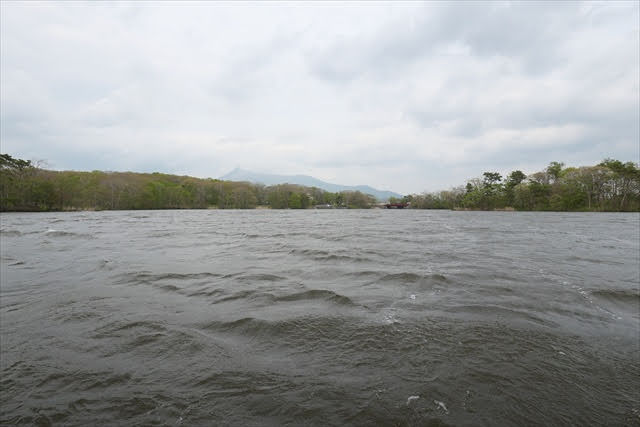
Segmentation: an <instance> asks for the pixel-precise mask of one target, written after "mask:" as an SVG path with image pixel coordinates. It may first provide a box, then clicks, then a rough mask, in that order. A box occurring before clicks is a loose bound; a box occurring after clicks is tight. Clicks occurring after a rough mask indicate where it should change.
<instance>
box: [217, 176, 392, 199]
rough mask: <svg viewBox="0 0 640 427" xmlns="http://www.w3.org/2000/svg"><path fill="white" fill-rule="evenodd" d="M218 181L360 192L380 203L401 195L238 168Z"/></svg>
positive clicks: (309, 177) (335, 191)
mask: <svg viewBox="0 0 640 427" xmlns="http://www.w3.org/2000/svg"><path fill="white" fill-rule="evenodd" d="M219 179H221V180H225V181H247V182H252V183H256V184H258V183H259V184H264V185H276V184H296V185H303V186H305V187H317V188H320V189H322V190H325V191H329V192H332V193H339V192H341V191H360V192H362V193H365V194H371V195H372V196H374V197H375V198H376V199H378V200H380V201H386V200H389V197H397V198H401V197H402V195H401V194H398V193H394V192H393V191H385V190H378V189H375V188H373V187H370V186H368V185H341V184H332V183H329V182H325V181H322V180H319V179H318V178H314V177H312V176H309V175H276V174H268V173H258V172H252V171H248V170H245V169H240V168H235V169H234V170H232V171H231V172H229V173H228V174H226V175H224V176H221V177H220V178H219Z"/></svg>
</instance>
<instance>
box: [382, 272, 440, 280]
mask: <svg viewBox="0 0 640 427" xmlns="http://www.w3.org/2000/svg"><path fill="white" fill-rule="evenodd" d="M376 282H391V283H397V282H400V283H419V282H427V283H447V282H449V279H447V277H446V276H444V275H442V274H438V273H435V274H416V273H409V272H403V273H392V274H385V275H384V276H382V277H380V278H379V279H378V280H377V281H376Z"/></svg>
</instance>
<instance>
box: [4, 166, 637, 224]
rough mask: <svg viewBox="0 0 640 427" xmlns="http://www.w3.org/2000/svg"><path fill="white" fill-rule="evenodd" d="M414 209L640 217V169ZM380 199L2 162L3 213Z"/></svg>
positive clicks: (580, 171) (472, 194)
mask: <svg viewBox="0 0 640 427" xmlns="http://www.w3.org/2000/svg"><path fill="white" fill-rule="evenodd" d="M391 202H406V203H409V204H410V207H411V208H412V209H473V210H495V209H506V210H511V209H513V210H525V211H531V210H533V211H536V210H539V211H634V212H638V211H640V168H639V167H638V164H634V163H633V162H626V163H623V162H621V161H619V160H614V159H605V160H603V161H602V162H600V163H599V164H598V165H595V166H581V167H565V164H564V163H560V162H551V163H550V164H549V166H548V167H547V168H545V169H544V170H543V171H540V172H536V173H533V174H530V175H526V174H524V173H523V172H522V171H519V170H516V171H513V172H511V173H509V174H508V175H507V176H506V177H502V175H501V174H500V173H498V172H485V173H484V174H483V176H482V177H481V178H474V179H471V180H469V181H468V182H467V184H466V185H465V186H459V187H455V188H452V189H450V190H447V191H440V192H435V193H423V194H413V195H408V196H405V197H404V198H403V199H401V200H391ZM374 206H376V199H375V197H374V196H372V195H369V194H364V193H361V192H359V191H353V192H352V191H343V192H339V193H331V192H328V191H324V190H322V189H320V188H316V187H305V186H300V185H294V184H279V185H272V186H264V185H261V184H253V183H249V182H234V181H221V180H217V179H211V178H209V179H200V178H194V177H189V176H177V175H169V174H162V173H157V172H156V173H134V172H102V171H93V172H76V171H52V170H47V169H43V168H40V167H38V166H37V165H34V164H33V163H32V162H31V161H29V160H22V159H18V158H14V157H12V156H10V155H8V154H0V211H60V210H89V209H95V210H129V209H206V208H212V207H215V208H220V209H253V208H256V207H268V208H272V209H307V208H312V207H334V208H356V209H367V208H371V207H374Z"/></svg>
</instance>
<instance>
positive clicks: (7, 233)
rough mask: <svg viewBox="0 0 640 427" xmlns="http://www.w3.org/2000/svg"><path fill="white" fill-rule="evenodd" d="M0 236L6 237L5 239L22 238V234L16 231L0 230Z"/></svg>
mask: <svg viewBox="0 0 640 427" xmlns="http://www.w3.org/2000/svg"><path fill="white" fill-rule="evenodd" d="M0 235H1V236H6V237H20V236H22V233H21V232H20V231H18V230H4V229H3V230H0Z"/></svg>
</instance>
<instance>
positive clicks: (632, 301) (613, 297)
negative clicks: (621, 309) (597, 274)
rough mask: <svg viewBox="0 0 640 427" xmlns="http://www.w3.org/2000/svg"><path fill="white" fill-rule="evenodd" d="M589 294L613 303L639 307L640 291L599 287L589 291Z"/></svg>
mask: <svg viewBox="0 0 640 427" xmlns="http://www.w3.org/2000/svg"><path fill="white" fill-rule="evenodd" d="M591 296H593V297H595V298H598V299H600V300H603V301H607V302H612V303H615V304H624V305H634V306H635V307H636V308H638V307H640V292H638V291H637V290H632V289H601V290H597V291H593V292H591Z"/></svg>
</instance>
